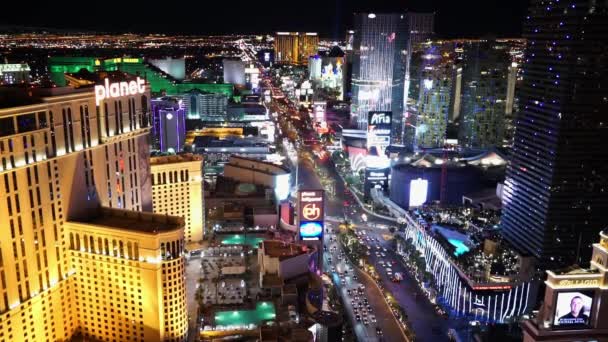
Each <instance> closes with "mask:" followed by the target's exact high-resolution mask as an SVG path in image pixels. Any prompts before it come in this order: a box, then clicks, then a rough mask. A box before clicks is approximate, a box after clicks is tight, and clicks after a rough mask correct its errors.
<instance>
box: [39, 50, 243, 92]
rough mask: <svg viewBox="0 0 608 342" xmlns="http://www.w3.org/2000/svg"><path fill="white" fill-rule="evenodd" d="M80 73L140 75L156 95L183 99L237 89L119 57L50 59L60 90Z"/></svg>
mask: <svg viewBox="0 0 608 342" xmlns="http://www.w3.org/2000/svg"><path fill="white" fill-rule="evenodd" d="M81 69H86V70H87V71H89V72H94V71H108V72H111V71H122V72H126V73H129V74H132V75H140V76H141V77H142V78H144V79H145V80H146V82H148V84H149V85H150V92H151V93H153V94H160V93H165V94H166V95H181V94H183V93H185V92H189V91H191V90H198V91H201V92H208V93H214V94H223V95H226V96H232V95H233V94H234V85H232V84H229V83H201V82H181V81H179V80H178V79H175V78H173V77H172V76H171V75H170V74H167V73H165V72H163V71H162V70H161V69H159V68H158V67H156V66H154V65H152V64H150V63H147V62H146V61H144V59H143V58H128V57H117V58H108V59H101V58H96V57H50V58H49V73H50V76H51V80H52V81H53V82H55V84H57V85H58V86H63V85H65V84H66V82H65V79H64V76H63V75H64V74H65V73H77V72H79V71H80V70H81Z"/></svg>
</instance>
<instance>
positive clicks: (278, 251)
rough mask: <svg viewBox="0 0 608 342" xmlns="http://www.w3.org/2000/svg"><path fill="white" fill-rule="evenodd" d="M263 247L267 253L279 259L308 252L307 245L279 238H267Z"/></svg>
mask: <svg viewBox="0 0 608 342" xmlns="http://www.w3.org/2000/svg"><path fill="white" fill-rule="evenodd" d="M262 249H263V250H264V254H265V255H267V256H269V257H272V258H279V260H285V259H289V258H293V257H295V256H298V255H301V254H304V253H307V252H308V247H307V246H304V245H297V244H294V243H287V242H283V241H279V240H266V241H264V242H262Z"/></svg>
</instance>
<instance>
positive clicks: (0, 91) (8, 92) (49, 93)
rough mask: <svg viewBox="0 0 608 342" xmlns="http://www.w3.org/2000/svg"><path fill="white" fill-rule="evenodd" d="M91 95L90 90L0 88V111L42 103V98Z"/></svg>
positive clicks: (27, 87)
mask: <svg viewBox="0 0 608 342" xmlns="http://www.w3.org/2000/svg"><path fill="white" fill-rule="evenodd" d="M87 91H90V92H91V95H92V94H93V91H92V90H91V89H75V88H72V87H41V86H31V85H23V84H19V85H6V86H0V109H7V108H14V107H22V106H29V105H33V104H39V103H44V102H45V100H44V98H47V97H53V96H62V95H70V94H74V93H85V92H87Z"/></svg>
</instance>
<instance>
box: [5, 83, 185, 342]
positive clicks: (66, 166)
mask: <svg viewBox="0 0 608 342" xmlns="http://www.w3.org/2000/svg"><path fill="white" fill-rule="evenodd" d="M97 76H100V75H97ZM106 76H107V79H108V89H109V88H112V89H118V90H119V91H118V96H114V95H117V94H116V93H114V92H113V93H110V92H108V93H107V94H108V95H107V96H105V97H106V98H105V99H103V98H102V97H101V96H100V94H101V93H102V89H101V88H105V87H103V86H102V87H101V88H99V89H97V92H94V90H93V88H92V84H90V86H87V85H86V84H87V83H86V81H84V80H81V79H79V78H77V77H76V76H74V77H72V78H71V80H70V82H82V83H83V84H84V85H83V86H82V87H80V88H79V89H73V88H50V89H36V88H34V89H28V92H25V91H24V90H23V89H10V88H9V89H4V88H0V157H1V158H0V159H1V163H0V180H1V183H0V198H1V199H2V200H1V201H0V227H2V228H3V234H1V235H0V255H1V258H0V279H1V280H2V281H1V283H0V292H1V293H2V295H1V296H0V339H2V340H6V341H28V340H29V341H40V340H50V341H57V340H69V339H70V338H71V337H72V336H73V335H74V334H77V333H80V334H82V335H84V336H86V337H88V338H95V339H98V340H120V341H126V340H130V341H164V340H169V339H172V340H181V339H182V338H183V337H184V336H185V332H186V329H187V319H186V310H185V304H184V303H185V297H183V296H184V294H183V292H184V285H183V257H182V256H181V254H180V251H181V248H182V246H183V243H182V242H181V241H183V220H181V219H179V218H170V217H165V216H161V215H154V214H151V213H139V212H141V211H151V210H152V197H151V182H150V165H149V149H148V134H149V127H148V126H149V119H148V117H149V92H150V90H149V87H148V86H147V85H146V86H144V85H143V84H139V83H138V82H137V81H136V80H134V79H131V78H130V77H129V76H124V74H122V73H118V74H107V75H104V76H103V77H104V78H105V77H106ZM95 82H96V83H98V84H104V80H103V79H97V80H96V81H95ZM115 82H121V83H118V84H114V83H115ZM129 82H130V83H129ZM123 84H124V85H126V86H124V87H123V86H122V85H123ZM125 89H127V90H125ZM121 91H122V92H123V95H120V92H121ZM133 91H134V92H133ZM7 92H9V93H8V94H7ZM125 92H126V93H125ZM96 94H97V95H98V96H97V97H96ZM111 94H112V95H111ZM100 206H103V207H106V208H104V209H100ZM110 208H114V209H110ZM167 243H168V245H170V246H171V247H170V253H169V254H167V253H166V249H167ZM163 249H165V251H163ZM168 274H174V280H175V281H171V282H169V281H167V279H170V278H167V277H168ZM168 292H171V293H172V295H170V296H168V295H166V293H168ZM164 294H165V295H164ZM164 296H167V297H164ZM165 310H167V311H165ZM169 310H171V311H169ZM170 315H173V317H169V316H170Z"/></svg>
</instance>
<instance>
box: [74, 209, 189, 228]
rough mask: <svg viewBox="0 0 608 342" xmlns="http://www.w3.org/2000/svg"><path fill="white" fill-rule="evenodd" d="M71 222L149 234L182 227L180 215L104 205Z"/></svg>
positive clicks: (182, 222) (182, 220)
mask: <svg viewBox="0 0 608 342" xmlns="http://www.w3.org/2000/svg"><path fill="white" fill-rule="evenodd" d="M73 222H76V223H86V224H91V225H96V226H101V227H108V228H117V229H125V230H130V231H135V232H140V233H151V234H158V233H163V232H169V231H173V230H177V229H182V228H183V227H184V219H183V218H182V217H178V216H169V215H161V214H153V213H146V212H140V211H131V210H124V209H115V208H106V207H100V208H98V210H97V212H96V213H93V214H92V215H89V216H87V217H86V218H84V219H77V220H73Z"/></svg>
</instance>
